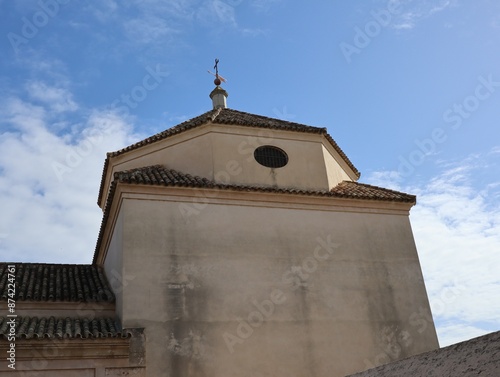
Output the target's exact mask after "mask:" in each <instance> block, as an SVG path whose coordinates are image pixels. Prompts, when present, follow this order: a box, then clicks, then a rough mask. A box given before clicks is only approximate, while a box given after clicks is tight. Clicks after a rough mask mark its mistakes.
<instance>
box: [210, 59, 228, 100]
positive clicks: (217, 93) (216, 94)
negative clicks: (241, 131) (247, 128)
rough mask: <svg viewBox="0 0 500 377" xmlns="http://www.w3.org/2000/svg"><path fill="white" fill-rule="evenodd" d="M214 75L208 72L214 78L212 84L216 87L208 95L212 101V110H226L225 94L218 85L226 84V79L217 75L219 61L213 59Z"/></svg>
mask: <svg viewBox="0 0 500 377" xmlns="http://www.w3.org/2000/svg"><path fill="white" fill-rule="evenodd" d="M214 69H215V74H214V73H212V72H210V71H208V73H210V74H212V75H214V76H215V80H214V84H215V85H216V87H215V89H214V90H212V93H210V98H211V99H212V104H213V107H214V109H218V108H223V109H225V108H226V98H227V92H226V91H225V90H224V89H223V88H221V87H220V84H221V83H223V82H226V79H225V78H224V77H222V76H220V75H219V59H215V65H214Z"/></svg>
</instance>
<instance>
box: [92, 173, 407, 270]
mask: <svg viewBox="0 0 500 377" xmlns="http://www.w3.org/2000/svg"><path fill="white" fill-rule="evenodd" d="M113 178H114V180H113V182H112V183H111V188H110V192H109V195H108V198H107V199H106V206H105V208H104V215H103V218H102V222H101V229H100V230H99V236H98V237H97V243H96V249H95V252H94V260H93V263H95V262H96V258H97V252H98V250H99V247H100V244H101V241H102V237H103V236H104V228H105V225H106V222H107V221H108V217H109V211H110V208H111V204H112V203H113V197H114V193H115V190H116V185H117V184H118V183H125V184H143V185H156V186H177V187H193V188H213V189H220V190H237V191H247V192H248V191H253V192H269V193H282V194H295V195H308V196H323V197H333V198H345V199H361V200H378V201H391V202H401V203H416V197H415V196H414V195H409V194H405V193H402V192H398V191H394V190H389V189H385V188H382V187H377V186H372V185H367V184H363V183H357V182H351V181H343V182H341V183H340V184H338V185H337V186H336V187H334V188H333V189H332V190H330V191H327V190H324V191H320V190H316V191H315V190H300V189H294V188H275V187H263V186H245V185H227V184H218V183H215V182H213V181H210V180H209V179H206V178H201V177H197V176H192V175H190V174H184V173H181V172H178V171H176V170H173V169H167V168H166V167H164V166H162V165H154V166H147V167H144V168H138V169H131V170H126V171H121V172H116V173H115V174H114V177H113Z"/></svg>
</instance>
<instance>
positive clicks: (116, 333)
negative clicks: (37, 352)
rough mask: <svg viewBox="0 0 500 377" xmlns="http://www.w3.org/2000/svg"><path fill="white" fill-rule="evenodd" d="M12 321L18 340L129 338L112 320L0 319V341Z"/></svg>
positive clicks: (6, 333) (7, 333) (8, 329)
mask: <svg viewBox="0 0 500 377" xmlns="http://www.w3.org/2000/svg"><path fill="white" fill-rule="evenodd" d="M12 320H14V321H15V333H16V338H18V339H64V338H81V339H92V338H118V337H121V338H126V337H128V336H129V334H128V332H127V331H122V329H121V328H120V326H119V325H118V323H117V322H116V321H115V320H114V319H112V318H94V319H89V318H69V317H67V318H55V317H43V318H38V317H16V318H9V317H0V339H6V338H7V335H9V331H10V328H11V325H10V321H12Z"/></svg>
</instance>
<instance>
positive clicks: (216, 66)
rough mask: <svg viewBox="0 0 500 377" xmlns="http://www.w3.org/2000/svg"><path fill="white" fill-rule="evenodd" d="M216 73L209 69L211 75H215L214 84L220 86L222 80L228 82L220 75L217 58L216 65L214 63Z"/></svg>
mask: <svg viewBox="0 0 500 377" xmlns="http://www.w3.org/2000/svg"><path fill="white" fill-rule="evenodd" d="M214 69H215V73H213V72H211V71H208V73H210V74H211V75H214V76H215V80H214V84H215V85H217V86H219V85H220V84H221V82H226V81H227V80H226V79H225V78H224V77H222V76H220V75H219V59H215V65H214Z"/></svg>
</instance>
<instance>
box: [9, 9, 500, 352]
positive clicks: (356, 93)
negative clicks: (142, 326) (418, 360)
mask: <svg viewBox="0 0 500 377" xmlns="http://www.w3.org/2000/svg"><path fill="white" fill-rule="evenodd" d="M0 19H1V22H0V36H1V39H0V56H1V60H0V94H1V98H2V101H0V208H1V216H0V259H1V260H8V261H33V262H67V263H89V262H90V261H91V257H92V253H93V249H94V246H95V241H96V238H97V232H98V228H99V225H100V220H101V213H100V210H99V209H98V207H97V205H96V204H95V203H96V198H97V193H98V187H99V180H100V175H101V172H102V164H103V161H104V158H105V153H106V152H108V151H113V150H117V149H119V148H121V147H123V146H125V145H128V144H130V143H132V142H134V141H137V140H138V139H140V138H143V137H146V136H149V135H151V134H153V133H156V132H159V131H162V130H164V129H166V128H168V127H171V126H173V125H176V124H178V123H180V122H181V121H183V120H186V119H189V118H191V117H193V116H196V115H199V114H201V113H203V112H205V111H207V110H209V109H210V108H211V102H210V99H209V98H208V94H209V93H210V91H211V90H212V88H213V83H212V80H213V77H212V76H210V75H209V74H208V73H207V70H209V69H210V70H213V63H214V59H215V58H219V59H220V65H219V67H220V73H221V74H222V75H223V76H224V77H225V78H226V79H227V80H228V82H227V84H225V88H226V90H227V91H228V92H229V98H228V106H229V107H231V108H233V109H237V110H241V111H246V112H252V113H256V114H262V115H266V116H271V117H276V118H281V119H287V120H292V121H295V122H300V123H305V124H309V125H314V126H321V127H327V128H328V130H329V132H330V134H331V135H332V136H333V138H334V139H335V140H336V141H337V142H338V143H339V145H340V146H341V148H342V149H343V150H344V151H345V152H346V153H347V155H348V156H349V157H350V159H351V160H352V161H353V163H354V164H355V166H356V167H357V168H358V169H359V170H360V171H361V173H362V176H361V181H362V182H366V183H372V184H377V185H381V186H385V187H391V188H395V189H399V190H402V191H406V192H410V193H413V194H416V195H418V204H417V206H415V207H414V208H413V210H412V213H411V221H412V225H413V230H414V233H415V240H416V243H417V247H418V250H419V255H420V259H421V264H422V268H423V272H424V276H425V280H426V284H427V290H428V293H429V297H430V301H431V306H432V308H433V312H434V319H435V322H436V325H437V330H438V335H439V339H440V343H441V345H447V344H451V343H454V342H458V341H461V340H464V339H468V338H471V337H474V336H478V335H481V334H485V333H488V332H491V331H495V330H499V329H500V315H499V314H500V299H499V291H500V277H499V274H498V271H500V256H499V251H500V211H499V207H500V206H499V198H500V175H499V173H500V127H499V124H498V123H499V121H500V106H499V104H500V65H499V64H498V62H499V60H500V48H498V46H499V45H500V3H499V2H497V1H494V0H491V1H488V0H478V1H465V0H434V1H425V0H421V1H417V0H401V1H395V0H393V1H387V0H386V1H382V0H380V1H379V0H373V1H367V0H364V1H356V0H350V1H338V0H337V1H332V0H330V1H314V2H309V3H304V2H298V1H296V2H292V1H286V0H205V1H197V0H172V1H159V0H146V1H144V0H143V1H139V0H136V1H134V0H130V1H114V0H103V1H100V2H91V1H88V0H74V1H72V0H41V1H27V0H17V1H15V2H13V1H7V0H0Z"/></svg>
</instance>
